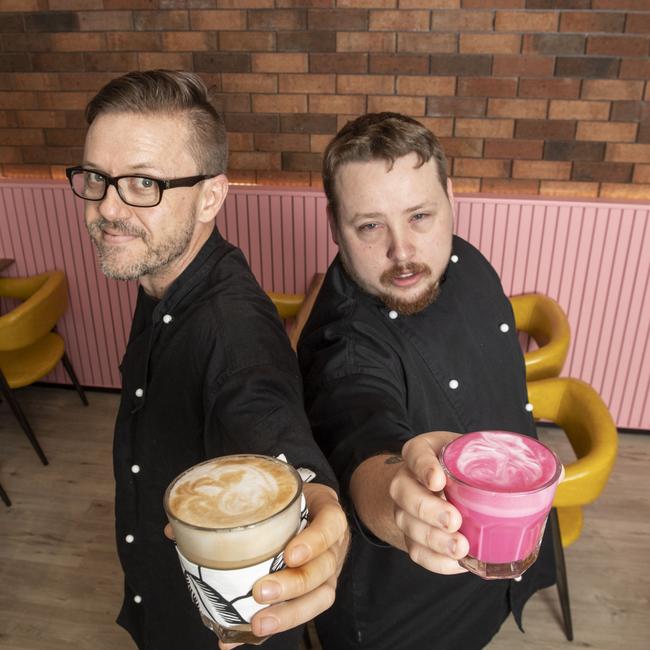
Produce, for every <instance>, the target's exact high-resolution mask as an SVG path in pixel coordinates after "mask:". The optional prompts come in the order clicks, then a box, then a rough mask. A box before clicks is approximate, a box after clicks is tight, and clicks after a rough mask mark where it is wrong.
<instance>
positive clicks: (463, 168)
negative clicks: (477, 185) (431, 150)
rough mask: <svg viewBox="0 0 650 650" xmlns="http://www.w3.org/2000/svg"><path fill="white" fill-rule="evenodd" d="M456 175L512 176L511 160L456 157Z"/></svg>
mask: <svg viewBox="0 0 650 650" xmlns="http://www.w3.org/2000/svg"><path fill="white" fill-rule="evenodd" d="M454 176H468V177H470V178H471V177H477V176H478V177H479V178H508V177H509V176H510V161H509V160H489V159H476V158H456V160H454Z"/></svg>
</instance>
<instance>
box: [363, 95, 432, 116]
mask: <svg viewBox="0 0 650 650" xmlns="http://www.w3.org/2000/svg"><path fill="white" fill-rule="evenodd" d="M425 107H426V99H425V98H424V97H405V96H399V97H396V96H392V95H371V96H370V97H368V112H369V113H381V112H383V111H391V112H393V113H403V114H404V115H411V116H412V117H418V116H420V115H424V110H425Z"/></svg>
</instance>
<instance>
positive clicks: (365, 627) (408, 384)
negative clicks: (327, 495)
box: [299, 237, 554, 650]
mask: <svg viewBox="0 0 650 650" xmlns="http://www.w3.org/2000/svg"><path fill="white" fill-rule="evenodd" d="M299 358H300V364H301V370H302V372H303V377H304V383H305V400H306V405H307V414H308V416H309V418H310V421H311V424H312V429H313V432H314V436H315V437H316V440H317V442H318V443H319V445H320V446H321V448H322V449H323V451H324V452H325V454H326V456H327V457H328V459H329V461H330V463H331V464H332V467H333V468H334V470H335V472H336V474H337V476H338V478H339V481H340V483H341V492H342V497H343V498H344V499H345V495H346V492H347V489H348V484H349V479H350V476H351V475H352V473H353V471H354V470H355V469H356V468H357V467H358V466H359V464H360V463H362V462H363V461H364V460H366V459H367V458H369V457H371V456H373V455H376V454H379V453H385V452H388V453H398V452H400V450H401V448H402V446H403V444H404V443H405V442H406V441H407V440H409V439H410V438H412V437H413V436H415V435H418V434H420V433H425V432H427V431H434V430H448V431H456V432H459V433H467V432H470V431H476V430H481V429H505V430H511V431H518V432H520V433H524V434H528V435H531V436H534V435H535V426H534V422H533V420H532V417H531V414H530V413H529V411H528V410H527V406H526V405H527V401H528V400H527V390H526V378H525V367H524V362H523V356H522V353H521V348H520V346H519V342H518V337H517V332H516V328H515V324H514V318H513V313H512V308H511V306H510V302H509V301H508V299H507V298H506V296H505V295H504V293H503V290H502V288H501V283H500V281H499V278H498V276H497V274H496V273H495V271H494V269H492V267H491V266H490V265H489V263H488V262H487V261H486V260H485V259H484V258H483V257H482V255H481V254H480V253H479V252H478V251H477V250H476V249H475V248H473V247H472V246H471V245H470V244H468V243H467V242H465V241H463V240H462V239H460V238H457V237H455V238H454V242H453V254H452V257H451V262H450V263H449V265H448V267H447V270H446V273H445V276H444V282H443V283H442V286H441V293H440V296H439V298H438V300H437V301H436V302H434V303H433V304H432V305H430V306H429V307H427V308H426V309H424V310H423V311H421V312H420V313H418V314H415V315H413V316H401V315H399V314H398V313H397V312H395V311H389V310H388V309H386V307H385V306H384V305H383V303H382V302H381V301H380V300H378V299H377V298H375V297H373V296H370V295H368V294H367V293H365V292H364V291H363V290H361V289H360V288H359V287H358V286H357V285H356V283H355V282H353V281H352V280H351V279H350V278H349V276H348V275H347V274H346V273H345V271H344V270H343V268H342V266H341V264H340V262H339V261H338V260H336V261H335V262H334V263H333V264H332V266H331V267H330V269H329V271H328V273H327V276H326V278H325V281H324V284H323V287H322V289H321V291H320V294H319V296H318V299H317V301H316V304H315V305H314V308H313V310H312V314H311V317H310V319H309V320H308V322H307V324H306V326H305V329H304V330H303V334H302V337H301V340H300V344H299ZM350 507H351V506H350ZM549 542H550V540H547V541H545V542H544V544H543V552H542V554H541V556H540V559H539V560H538V561H537V562H536V563H535V564H534V565H533V567H531V568H530V569H529V570H528V571H527V572H526V573H525V574H524V577H523V579H522V581H521V582H520V583H516V582H513V581H507V580H494V581H485V580H482V579H481V578H479V577H477V576H475V575H473V574H461V575H456V576H442V575H437V574H434V573H431V572H429V571H427V570H426V569H424V568H422V567H420V566H419V565H417V564H415V563H414V562H412V561H411V560H410V558H409V557H408V555H407V554H406V553H404V552H402V551H399V550H397V549H394V548H392V547H389V546H388V545H386V544H383V543H382V542H380V541H379V540H377V539H376V538H373V536H372V535H371V534H370V533H369V531H367V530H364V528H363V526H362V525H360V524H359V525H357V526H353V539H352V547H351V551H350V556H349V558H348V561H347V563H346V566H345V568H344V572H343V574H342V576H341V578H340V579H339V588H338V593H337V600H336V602H335V604H334V607H333V608H332V609H331V610H329V611H328V612H326V613H325V614H323V615H322V616H321V617H320V619H319V621H318V628H319V633H320V635H321V638H322V639H323V642H324V648H326V649H327V650H330V649H331V650H347V649H348V648H369V649H370V648H371V649H372V650H382V649H386V650H388V649H389V648H390V649H391V650H402V649H403V650H416V649H418V648H427V649H429V648H435V649H436V650H442V649H445V648H449V649H450V650H459V649H461V648H462V650H471V649H472V648H480V647H483V646H484V645H485V644H486V643H487V642H488V641H489V639H490V638H491V637H492V636H493V634H494V633H495V632H496V631H497V630H498V628H499V626H500V625H501V623H502V621H503V620H504V618H505V617H506V616H507V614H508V612H509V610H510V609H512V611H513V612H514V613H515V616H516V618H517V621H518V622H520V620H521V611H522V608H523V605H524V603H525V601H526V600H527V599H528V597H529V596H530V595H531V594H532V593H533V592H534V591H535V590H536V589H538V588H540V587H541V586H547V585H549V584H552V582H553V579H554V578H553V575H554V573H553V564H552V559H551V554H549V551H550V548H549V546H550V544H549Z"/></svg>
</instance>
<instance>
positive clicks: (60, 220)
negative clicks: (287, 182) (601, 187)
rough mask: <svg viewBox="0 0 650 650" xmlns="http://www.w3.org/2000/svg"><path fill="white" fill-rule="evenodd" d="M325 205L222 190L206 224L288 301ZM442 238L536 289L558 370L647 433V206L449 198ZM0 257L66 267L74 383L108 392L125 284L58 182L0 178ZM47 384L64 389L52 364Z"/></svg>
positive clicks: (301, 280) (312, 251)
mask: <svg viewBox="0 0 650 650" xmlns="http://www.w3.org/2000/svg"><path fill="white" fill-rule="evenodd" d="M325 208H326V201H325V197H324V196H323V194H322V193H321V192H318V191H313V190H288V189H286V188H280V189H273V188H263V187H245V186H239V187H237V186H235V187H232V188H231V192H230V195H229V196H228V198H227V200H226V203H225V205H224V208H223V210H222V211H221V212H220V214H219V215H218V217H217V226H218V228H219V229H220V231H221V232H222V234H223V235H224V236H225V237H226V238H227V239H228V240H230V241H231V242H233V243H235V244H237V245H238V246H240V247H241V249H242V251H243V252H244V254H245V255H246V257H247V258H248V260H249V263H250V265H251V268H252V270H253V272H254V274H255V276H256V277H257V278H258V280H259V281H260V284H261V285H262V286H263V287H264V288H265V289H266V290H269V291H287V292H292V293H302V292H304V291H305V289H306V287H308V286H309V283H310V281H311V278H312V277H313V275H314V273H316V272H322V271H325V270H326V268H327V266H328V264H329V262H330V261H331V260H332V259H333V257H334V255H335V254H336V246H335V245H334V243H333V241H332V239H331V237H330V234H329V229H328V225H327V218H326V211H325ZM456 231H457V232H458V234H460V235H461V236H463V237H465V238H466V239H468V240H469V241H471V242H472V243H473V244H474V245H476V246H477V247H478V248H479V249H480V250H481V251H482V252H483V254H484V255H485V256H486V257H487V258H488V259H489V260H490V261H491V262H492V264H493V265H494V267H495V268H496V270H497V272H498V273H499V274H500V276H501V278H502V282H503V286H504V289H505V291H506V293H508V294H510V295H512V294H517V293H524V292H531V291H539V292H541V293H544V294H547V295H549V296H551V297H553V298H555V299H556V300H557V301H558V302H559V303H560V304H561V305H562V307H563V308H564V310H565V311H566V313H567V315H568V318H569V321H570V324H571V329H572V344H571V350H570V353H569V358H568V359H567V363H566V365H565V368H564V374H565V375H570V376H574V377H580V378H582V379H584V380H585V381H587V382H589V383H590V384H592V385H593V386H594V387H595V388H596V390H598V391H599V392H600V394H601V395H602V396H603V398H604V399H605V401H606V402H607V404H608V405H609V407H610V409H611V411H612V414H613V415H614V418H615V419H616V421H617V424H618V425H619V426H621V427H631V428H643V429H650V406H649V405H648V393H649V391H650V344H649V343H648V338H649V334H650V206H648V205H633V204H608V203H600V202H594V203H576V202H567V201H550V200H548V201H544V200H540V199H530V200H523V199H510V198H508V199H504V198H481V197H477V196H461V197H457V200H456ZM0 257H13V258H15V259H16V263H15V264H14V266H12V267H11V268H10V269H9V270H8V271H7V272H6V273H7V274H8V275H12V276H17V275H29V274H34V273H38V272H41V271H43V270H45V269H51V268H61V269H63V270H64V271H65V272H66V274H67V276H68V279H69V283H70V309H69V311H68V313H67V314H66V316H65V318H64V319H63V321H62V322H61V325H60V328H59V329H60V331H61V332H62V334H63V335H64V337H65V339H66V342H67V346H68V350H69V354H70V357H71V359H72V361H73V363H74V365H75V367H76V369H77V371H78V374H79V375H80V378H81V381H82V383H84V384H86V385H89V386H102V387H119V385H120V378H119V372H118V364H119V362H120V359H121V356H122V354H123V351H124V348H125V346H126V341H127V339H128V332H129V327H130V319H131V314H132V311H133V307H134V304H135V292H136V287H135V284H134V283H124V282H115V281H111V280H107V279H106V278H105V277H104V276H103V275H102V274H101V273H100V272H99V270H98V268H97V266H96V263H95V256H94V251H93V248H92V245H91V244H90V241H89V238H88V236H87V233H86V231H85V227H84V225H83V218H82V206H81V205H80V202H79V201H77V200H76V199H75V198H74V197H73V196H72V195H71V194H70V192H69V191H68V189H67V187H66V186H65V184H63V183H58V182H24V181H21V182H9V181H2V182H0ZM3 308H7V306H4V307H3ZM49 379H51V380H52V381H56V382H66V381H67V378H66V377H65V375H64V373H63V372H62V370H61V369H57V370H56V371H55V372H53V373H52V375H51V377H49Z"/></svg>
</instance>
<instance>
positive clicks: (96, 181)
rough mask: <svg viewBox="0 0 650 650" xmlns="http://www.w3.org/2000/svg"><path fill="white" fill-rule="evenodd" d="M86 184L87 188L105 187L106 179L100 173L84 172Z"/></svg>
mask: <svg viewBox="0 0 650 650" xmlns="http://www.w3.org/2000/svg"><path fill="white" fill-rule="evenodd" d="M83 174H84V182H85V184H86V186H87V187H97V186H99V185H103V184H104V182H105V181H106V177H105V176H104V175H103V174H100V173H99V172H94V171H91V170H84V172H83Z"/></svg>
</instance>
